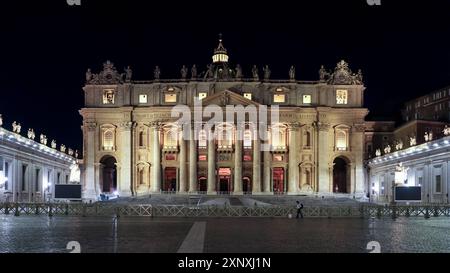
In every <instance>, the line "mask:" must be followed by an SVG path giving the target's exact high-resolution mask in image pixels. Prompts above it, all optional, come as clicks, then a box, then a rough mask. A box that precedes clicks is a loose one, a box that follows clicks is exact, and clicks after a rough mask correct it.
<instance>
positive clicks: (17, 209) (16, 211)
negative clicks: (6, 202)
mask: <svg viewBox="0 0 450 273" xmlns="http://www.w3.org/2000/svg"><path fill="white" fill-rule="evenodd" d="M14 216H20V211H19V204H17V203H16V205H15V212H14Z"/></svg>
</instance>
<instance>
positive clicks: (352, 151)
mask: <svg viewBox="0 0 450 273" xmlns="http://www.w3.org/2000/svg"><path fill="white" fill-rule="evenodd" d="M212 60H213V62H212V63H211V64H210V65H208V66H207V69H206V70H205V71H204V72H202V73H197V67H196V66H195V65H194V66H192V68H191V69H190V70H188V69H187V68H186V67H185V66H183V68H182V69H181V71H180V72H181V78H180V79H175V80H174V79H172V80H164V79H161V78H160V75H161V71H160V69H159V67H156V68H155V70H154V79H153V80H149V81H136V80H132V71H131V69H129V68H127V69H126V71H125V73H123V74H120V73H119V72H118V71H117V70H116V68H115V67H114V65H113V64H112V63H111V62H109V61H108V62H106V63H105V64H104V67H103V70H102V71H101V72H100V73H98V74H93V73H92V72H91V70H90V69H89V70H88V72H87V73H86V85H85V86H84V88H83V89H84V92H85V107H84V108H83V109H81V110H80V114H81V115H82V117H83V126H82V128H83V136H84V139H83V142H84V166H83V168H82V181H83V185H84V197H85V198H96V197H97V196H98V195H99V194H100V193H102V192H109V193H112V192H117V193H118V194H119V195H121V196H139V195H144V194H148V193H161V192H173V193H178V194H189V193H191V194H199V193H200V194H202V193H203V194H211V195H214V194H236V195H239V194H255V195H256V194H266V195H271V194H300V193H307V194H313V193H321V194H333V193H346V194H351V195H353V196H362V195H364V168H363V156H364V128H365V121H364V119H365V117H366V115H367V113H368V110H367V109H365V108H364V107H363V97H364V89H365V87H364V85H363V82H362V73H361V71H359V72H358V73H355V74H354V73H352V71H351V70H350V68H349V67H348V64H347V63H346V62H344V61H342V62H339V63H338V64H337V66H336V68H335V70H334V71H331V72H328V71H327V70H325V69H324V68H323V67H322V68H321V69H320V71H319V77H320V79H319V80H318V81H309V82H306V81H298V80H296V79H295V68H294V67H291V69H290V70H289V73H287V74H288V75H289V79H287V80H271V79H270V75H271V71H270V69H269V67H268V66H266V67H264V69H263V73H262V75H260V73H259V71H258V68H257V67H256V66H254V67H253V69H252V71H251V77H245V76H244V73H243V70H242V68H241V67H240V66H239V65H236V66H233V68H231V65H230V63H229V56H228V52H227V50H226V49H225V47H224V46H223V43H222V41H221V40H220V42H219V46H218V47H217V48H216V50H215V51H214V55H213V57H212ZM197 98H198V99H199V101H200V102H199V104H200V105H201V106H202V107H203V108H202V109H203V114H204V113H205V112H207V111H208V109H211V107H216V108H215V109H217V107H219V108H220V109H222V110H223V112H226V109H228V108H229V107H230V106H232V108H233V107H234V109H237V107H240V106H242V107H243V108H245V109H250V108H252V109H257V110H258V111H259V110H261V109H263V108H267V109H269V110H268V116H270V124H268V125H267V126H266V127H261V126H260V124H259V123H260V122H259V120H260V119H261V118H262V116H261V115H262V114H260V112H258V114H255V115H248V114H247V117H248V116H251V117H249V120H246V121H245V122H244V123H239V124H240V125H242V124H243V126H242V128H238V127H241V126H238V125H237V124H238V122H237V120H235V119H234V115H233V120H231V121H230V120H228V119H227V120H226V121H223V122H215V123H214V126H213V128H212V130H206V129H205V125H206V124H207V123H208V121H210V119H211V117H212V115H210V116H209V117H207V115H203V117H202V115H200V118H198V116H195V115H192V119H190V120H189V129H192V130H189V133H187V132H186V131H185V130H186V123H184V124H180V123H178V122H177V120H178V117H172V115H171V112H172V111H173V110H174V108H175V107H176V106H183V107H184V109H186V107H187V109H188V110H187V112H189V109H191V110H192V112H194V108H195V105H196V99H197ZM270 106H278V107H279V108H278V109H277V118H276V119H274V118H273V117H274V116H273V115H272V114H273V113H275V110H274V108H271V107H270ZM255 116H257V120H258V121H257V122H256V123H255V122H253V121H251V118H255ZM255 128H257V129H255ZM194 129H195V130H194ZM260 134H264V135H266V136H267V138H263V139H261V138H260V137H258V136H259V135H260ZM186 135H187V136H188V138H186ZM263 145H265V147H270V149H264V148H262V147H263Z"/></svg>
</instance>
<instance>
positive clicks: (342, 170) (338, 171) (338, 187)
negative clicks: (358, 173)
mask: <svg viewBox="0 0 450 273" xmlns="http://www.w3.org/2000/svg"><path fill="white" fill-rule="evenodd" d="M347 162H348V161H347V160H345V159H344V158H342V157H337V158H336V159H335V160H334V161H333V192H334V193H349V190H350V185H349V178H350V175H349V172H348V170H349V169H348V163H347Z"/></svg>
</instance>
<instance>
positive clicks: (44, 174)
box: [0, 128, 76, 202]
mask: <svg viewBox="0 0 450 273" xmlns="http://www.w3.org/2000/svg"><path fill="white" fill-rule="evenodd" d="M74 163H76V160H75V159H74V158H73V157H71V156H68V155H66V154H64V153H61V152H58V151H56V150H54V149H51V148H49V147H47V146H45V145H42V144H39V143H37V142H35V141H33V140H30V139H27V138H25V137H22V136H20V135H19V134H16V133H12V132H10V131H8V130H6V129H4V128H0V200H2V201H9V202H44V201H45V200H49V199H51V198H52V197H53V196H54V185H55V184H67V183H69V178H70V167H71V165H73V164H74ZM1 180H3V181H1ZM2 182H3V183H2Z"/></svg>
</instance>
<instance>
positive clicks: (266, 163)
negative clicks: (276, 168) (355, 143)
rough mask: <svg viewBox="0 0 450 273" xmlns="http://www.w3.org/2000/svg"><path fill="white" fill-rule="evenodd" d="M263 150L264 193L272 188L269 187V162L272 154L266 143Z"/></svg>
mask: <svg viewBox="0 0 450 273" xmlns="http://www.w3.org/2000/svg"><path fill="white" fill-rule="evenodd" d="M264 146H265V150H264V182H263V184H264V185H263V191H264V194H270V193H272V189H271V187H270V177H271V173H270V170H271V168H270V167H271V162H272V154H271V153H270V147H269V144H268V143H266V145H264Z"/></svg>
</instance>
